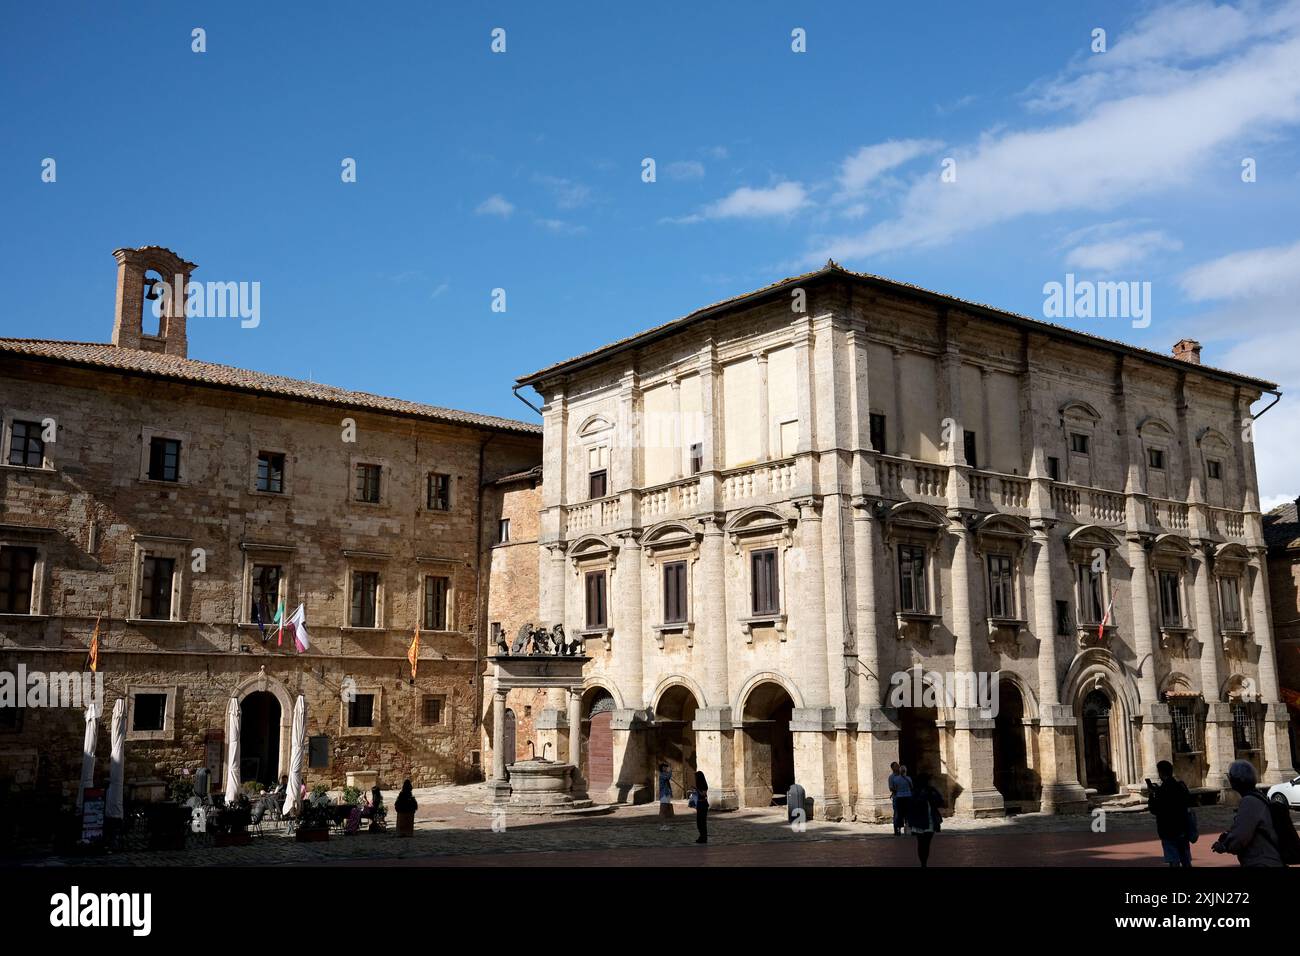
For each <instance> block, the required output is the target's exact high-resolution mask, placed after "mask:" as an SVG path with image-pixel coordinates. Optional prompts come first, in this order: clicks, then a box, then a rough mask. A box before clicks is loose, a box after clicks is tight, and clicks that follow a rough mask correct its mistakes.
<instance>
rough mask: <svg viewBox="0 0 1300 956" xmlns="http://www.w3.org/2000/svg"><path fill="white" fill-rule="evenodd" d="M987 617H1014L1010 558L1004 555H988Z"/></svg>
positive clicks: (1014, 603)
mask: <svg viewBox="0 0 1300 956" xmlns="http://www.w3.org/2000/svg"><path fill="white" fill-rule="evenodd" d="M988 561H989V616H990V617H1015V616H1016V601H1015V592H1014V591H1013V590H1012V580H1011V558H1010V557H1008V556H1007V555H1005V554H990V555H989V558H988Z"/></svg>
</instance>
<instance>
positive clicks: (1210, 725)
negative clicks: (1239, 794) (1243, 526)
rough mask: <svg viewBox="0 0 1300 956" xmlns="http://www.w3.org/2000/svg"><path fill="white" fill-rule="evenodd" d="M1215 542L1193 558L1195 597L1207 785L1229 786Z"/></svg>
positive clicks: (1228, 733) (1228, 721) (1228, 715)
mask: <svg viewBox="0 0 1300 956" xmlns="http://www.w3.org/2000/svg"><path fill="white" fill-rule="evenodd" d="M1213 553H1214V552H1213V546H1212V545H1208V544H1206V545H1203V550H1202V551H1201V553H1200V554H1198V555H1197V556H1196V559H1195V560H1194V561H1193V562H1192V570H1193V572H1194V573H1195V575H1196V580H1195V582H1194V583H1193V585H1192V600H1193V602H1194V604H1195V607H1196V642H1197V643H1198V644H1200V646H1201V695H1202V696H1203V697H1204V698H1205V708H1206V712H1205V762H1206V767H1205V785H1206V786H1207V787H1212V788H1214V789H1216V790H1221V791H1226V790H1227V789H1228V764H1229V763H1231V762H1232V754H1233V748H1232V708H1231V706H1230V705H1229V704H1228V703H1227V702H1226V701H1220V700H1219V684H1220V679H1219V635H1218V633H1217V632H1216V630H1215V627H1214V611H1213V582H1214V572H1213V570H1212V568H1213V565H1212V564H1211V562H1212V560H1213V558H1212V555H1213Z"/></svg>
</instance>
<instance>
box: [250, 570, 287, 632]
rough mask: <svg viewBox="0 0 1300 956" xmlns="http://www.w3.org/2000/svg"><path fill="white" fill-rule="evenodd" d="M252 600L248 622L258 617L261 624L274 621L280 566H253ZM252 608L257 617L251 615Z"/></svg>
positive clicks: (278, 591) (278, 601)
mask: <svg viewBox="0 0 1300 956" xmlns="http://www.w3.org/2000/svg"><path fill="white" fill-rule="evenodd" d="M252 598H253V600H252V606H251V607H250V608H249V616H248V619H249V620H250V621H255V620H257V619H258V617H260V618H261V621H262V623H263V624H270V623H271V622H272V621H273V620H275V612H276V610H277V609H278V608H279V606H280V565H278V564H255V565H253V594H252ZM253 608H256V609H257V615H258V617H255V616H254V615H253V610H252V609H253Z"/></svg>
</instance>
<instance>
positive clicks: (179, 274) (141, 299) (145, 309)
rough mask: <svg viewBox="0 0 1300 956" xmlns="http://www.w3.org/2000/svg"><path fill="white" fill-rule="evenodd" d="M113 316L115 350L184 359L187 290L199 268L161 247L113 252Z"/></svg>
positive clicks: (144, 247)
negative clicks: (115, 261) (114, 313)
mask: <svg viewBox="0 0 1300 956" xmlns="http://www.w3.org/2000/svg"><path fill="white" fill-rule="evenodd" d="M113 258H115V259H117V313H116V317H115V319H114V322H113V344H114V345H116V346H119V347H121V348H126V349H142V350H144V351H146V352H162V353H164V354H166V355H178V356H180V357H181V358H185V357H186V352H187V346H186V339H185V290H186V288H187V286H188V285H189V281H190V273H192V272H193V271H194V270H195V269H197V268H198V266H196V265H195V264H194V263H193V262H186V261H185V260H184V259H182V258H181V257H180V256H178V255H176V253H174V252H172V251H171V250H170V249H164V248H163V247H162V246H141V247H140V248H139V249H114V250H113Z"/></svg>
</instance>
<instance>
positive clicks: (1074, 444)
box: [1070, 432, 1092, 455]
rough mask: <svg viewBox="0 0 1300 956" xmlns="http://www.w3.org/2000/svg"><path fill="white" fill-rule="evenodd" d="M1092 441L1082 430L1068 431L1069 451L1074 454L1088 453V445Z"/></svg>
mask: <svg viewBox="0 0 1300 956" xmlns="http://www.w3.org/2000/svg"><path fill="white" fill-rule="evenodd" d="M1091 443H1092V439H1091V436H1089V435H1085V434H1083V433H1082V432H1070V451H1071V453H1073V454H1075V455H1086V454H1088V450H1089V446H1090V445H1091Z"/></svg>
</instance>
